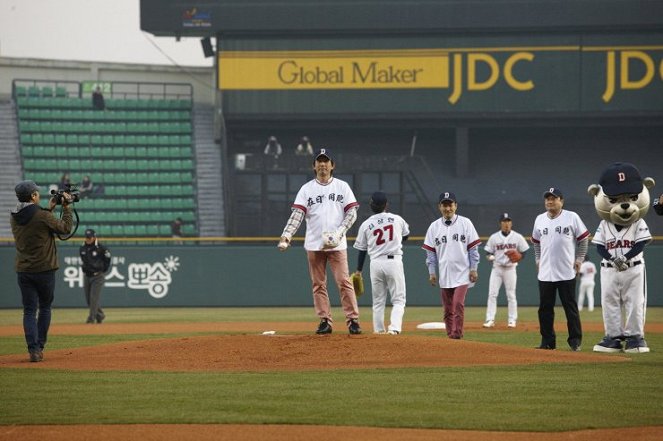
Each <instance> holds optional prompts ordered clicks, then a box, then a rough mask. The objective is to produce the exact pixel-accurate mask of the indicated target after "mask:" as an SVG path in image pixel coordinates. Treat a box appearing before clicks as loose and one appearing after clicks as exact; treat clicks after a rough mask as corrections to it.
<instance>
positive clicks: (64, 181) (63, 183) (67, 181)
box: [58, 172, 71, 190]
mask: <svg viewBox="0 0 663 441" xmlns="http://www.w3.org/2000/svg"><path fill="white" fill-rule="evenodd" d="M70 186H71V178H70V177H69V172H64V173H62V176H60V183H59V184H58V190H67V189H69V187H70Z"/></svg>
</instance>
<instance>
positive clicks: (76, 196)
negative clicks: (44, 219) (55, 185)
mask: <svg viewBox="0 0 663 441" xmlns="http://www.w3.org/2000/svg"><path fill="white" fill-rule="evenodd" d="M65 193H67V194H69V195H71V202H70V203H74V202H78V201H80V200H81V197H80V193H79V192H78V188H76V187H75V186H72V185H71V184H65V186H64V189H63V190H51V195H53V199H55V205H62V201H63V200H64V194H65Z"/></svg>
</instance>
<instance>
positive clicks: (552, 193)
mask: <svg viewBox="0 0 663 441" xmlns="http://www.w3.org/2000/svg"><path fill="white" fill-rule="evenodd" d="M548 196H555V197H556V198H560V199H562V198H564V195H563V194H562V190H560V189H559V188H555V187H550V188H549V189H548V190H546V191H545V192H544V193H543V198H544V199H545V198H547V197H548Z"/></svg>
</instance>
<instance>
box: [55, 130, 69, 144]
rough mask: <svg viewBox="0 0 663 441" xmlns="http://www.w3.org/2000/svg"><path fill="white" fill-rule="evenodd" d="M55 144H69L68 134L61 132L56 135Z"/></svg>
mask: <svg viewBox="0 0 663 441" xmlns="http://www.w3.org/2000/svg"><path fill="white" fill-rule="evenodd" d="M55 144H57V145H64V144H67V136H66V135H64V134H61V133H58V134H57V135H55Z"/></svg>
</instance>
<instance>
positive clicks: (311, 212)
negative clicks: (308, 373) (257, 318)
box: [278, 149, 361, 334]
mask: <svg viewBox="0 0 663 441" xmlns="http://www.w3.org/2000/svg"><path fill="white" fill-rule="evenodd" d="M335 166H336V165H335V164H334V160H333V159H332V156H331V152H330V151H329V149H320V150H318V152H317V153H316V154H315V156H314V159H313V171H314V173H315V179H312V180H311V181H309V182H307V183H306V184H304V185H303V186H302V188H301V189H300V190H299V192H298V193H297V196H296V197H295V202H294V204H292V214H291V215H290V218H289V219H288V222H287V224H286V226H285V228H284V229H283V233H282V234H281V240H280V241H279V245H278V248H279V250H281V251H285V250H286V249H287V248H288V247H289V246H290V241H291V239H292V236H293V235H294V234H295V233H296V232H297V230H298V229H299V227H300V225H301V223H302V220H304V219H306V238H305V239H304V248H305V249H306V255H307V258H308V266H309V274H310V276H311V283H312V285H313V305H314V308H315V313H316V315H317V316H318V317H319V318H320V324H319V325H318V329H317V330H316V334H331V333H332V324H333V320H332V315H331V304H330V302H329V295H328V293H327V263H329V267H330V268H331V272H332V274H333V276H334V280H335V281H336V286H337V287H338V291H339V293H340V296H341V306H342V307H343V313H344V314H345V322H346V325H347V326H348V330H349V332H350V334H361V327H360V326H359V308H358V307H357V298H356V297H355V292H354V288H353V286H352V282H350V274H349V269H348V253H347V248H348V244H347V239H346V237H345V233H346V232H347V231H348V230H349V229H350V227H352V224H354V222H355V220H356V219H357V208H358V207H359V203H357V199H355V195H354V193H353V192H352V190H351V189H350V186H349V185H348V184H347V183H346V182H345V181H342V180H340V179H338V178H334V177H333V176H332V175H333V173H334V168H335ZM323 233H325V236H326V237H327V238H328V239H327V241H325V240H324V239H323ZM329 239H331V240H329Z"/></svg>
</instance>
